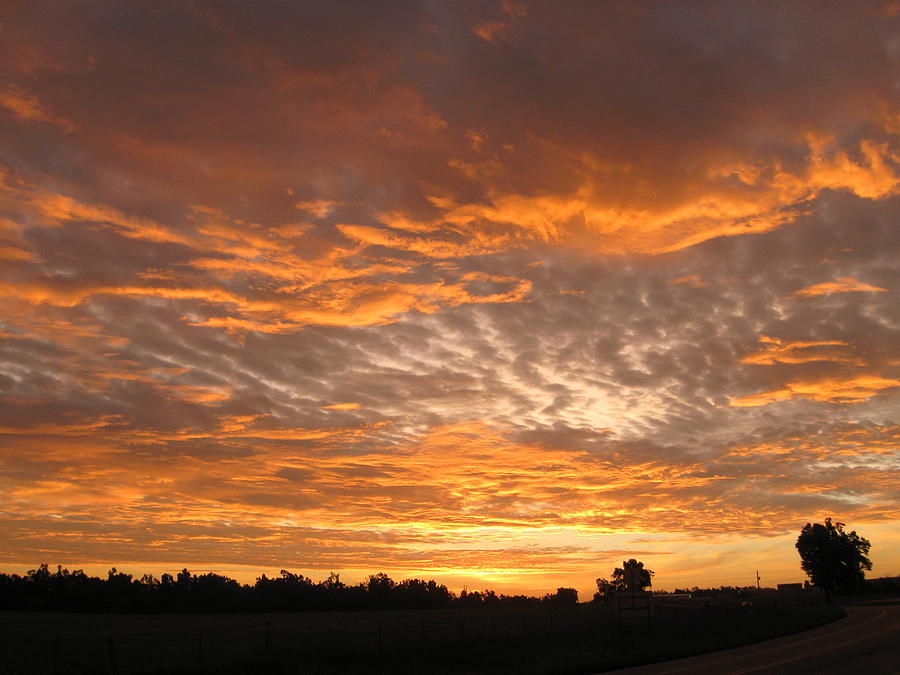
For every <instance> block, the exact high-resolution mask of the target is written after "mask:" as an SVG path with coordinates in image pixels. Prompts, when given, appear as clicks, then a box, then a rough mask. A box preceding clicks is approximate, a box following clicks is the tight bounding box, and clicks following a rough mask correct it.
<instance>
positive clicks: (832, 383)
mask: <svg viewBox="0 0 900 675" xmlns="http://www.w3.org/2000/svg"><path fill="white" fill-rule="evenodd" d="M894 387H900V380H894V379H890V378H886V377H878V376H875V375H857V376H853V377H844V378H833V379H823V380H817V381H811V382H803V381H798V382H788V383H787V385H786V386H785V387H784V388H782V389H774V390H772V391H766V392H761V393H759V394H750V395H749V396H741V397H739V398H733V399H731V401H730V405H733V406H738V407H745V408H749V407H755V406H761V405H768V404H769V403H773V402H775V401H789V400H791V399H795V398H804V399H808V400H811V401H828V402H832V403H859V402H861V401H865V400H866V399H869V398H872V397H873V396H875V395H876V394H878V393H880V392H882V391H883V390H886V389H892V388H894Z"/></svg>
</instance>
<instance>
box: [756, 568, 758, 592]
mask: <svg viewBox="0 0 900 675" xmlns="http://www.w3.org/2000/svg"><path fill="white" fill-rule="evenodd" d="M756 588H757V590H759V570H756Z"/></svg>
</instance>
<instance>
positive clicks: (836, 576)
mask: <svg viewBox="0 0 900 675" xmlns="http://www.w3.org/2000/svg"><path fill="white" fill-rule="evenodd" d="M870 548H871V544H870V543H869V540H868V539H864V538H863V537H860V536H859V535H858V534H856V531H855V530H853V531H851V532H845V531H844V523H832V522H831V518H826V519H825V523H824V524H822V523H807V524H806V525H804V526H803V529H802V530H800V536H799V537H797V552H798V553H799V554H800V566H801V567H802V568H803V571H804V572H806V574H807V575H808V576H809V578H810V579H811V580H812V582H813V583H814V584H815V585H816V586H818V587H819V588H821V589H822V590H824V591H825V597H826V598H827V599H828V600H831V592H832V591H833V590H834V589H836V588H841V589H844V590H858V589H859V587H860V585H861V584H862V580H863V570H870V569H872V562H871V561H870V560H869V559H868V558H867V557H866V555H867V554H868V553H869V549H870Z"/></svg>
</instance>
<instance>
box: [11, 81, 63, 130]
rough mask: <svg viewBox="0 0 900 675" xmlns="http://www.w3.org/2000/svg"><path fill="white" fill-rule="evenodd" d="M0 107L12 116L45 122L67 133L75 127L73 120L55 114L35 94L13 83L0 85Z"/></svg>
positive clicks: (24, 119) (29, 120)
mask: <svg viewBox="0 0 900 675" xmlns="http://www.w3.org/2000/svg"><path fill="white" fill-rule="evenodd" d="M0 107H2V108H6V110H8V111H9V112H10V113H12V115H13V116H14V117H16V118H17V119H20V120H23V121H26V122H45V123H47V124H52V125H54V126H57V127H59V128H60V129H62V130H63V131H65V132H67V133H69V132H72V131H75V129H76V128H77V127H76V126H75V123H74V122H72V121H71V120H68V119H66V118H65V117H62V116H60V115H56V114H55V113H54V112H53V111H52V110H51V109H50V108H49V107H48V106H47V105H45V104H44V103H42V102H41V101H40V100H39V99H38V98H37V97H36V96H34V95H33V94H30V93H28V92H27V91H25V90H24V89H23V88H22V87H19V86H17V85H14V84H7V85H0Z"/></svg>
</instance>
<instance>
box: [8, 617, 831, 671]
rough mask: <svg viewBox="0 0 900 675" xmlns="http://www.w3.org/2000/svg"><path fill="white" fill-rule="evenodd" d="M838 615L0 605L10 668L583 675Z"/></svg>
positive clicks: (715, 647) (790, 630)
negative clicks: (200, 611) (48, 609)
mask: <svg viewBox="0 0 900 675" xmlns="http://www.w3.org/2000/svg"><path fill="white" fill-rule="evenodd" d="M843 615H844V612H843V610H841V609H840V607H838V606H835V605H810V606H798V607H738V606H713V607H702V606H690V605H685V606H666V607H658V608H657V609H656V611H655V613H654V616H653V617H652V618H651V619H650V621H649V623H647V622H646V621H641V620H637V619H631V620H627V621H625V620H623V621H622V622H621V623H619V622H617V620H616V615H615V610H614V609H613V608H611V607H602V606H600V607H598V606H594V605H581V606H578V607H571V608H555V609H550V608H522V609H519V608H503V609H487V608H480V609H454V610H428V611H412V610H397V611H378V612H319V613H316V612H302V613H299V612H298V613H280V614H269V615H265V614H218V615H189V614H185V615H150V614H147V615H94V614H60V613H30V612H2V613H0V671H2V672H11V673H22V674H23V675H24V674H25V673H51V672H57V673H79V672H81V673H84V672H98V673H167V674H172V675H175V674H176V673H205V674H207V675H211V674H216V673H221V674H223V675H226V674H232V673H235V674H236V673H245V672H266V673H276V674H281V673H285V674H286V673H321V674H323V675H331V674H337V673H398V674H406V673H409V674H411V673H422V672H434V673H461V672H466V673H486V674H488V673H491V674H493V673H497V674H499V673H571V674H573V675H574V674H576V673H588V672H598V671H605V670H613V669H616V668H625V667H629V666H636V665H642V664H647V663H654V662H658V661H664V660H669V659H674V658H681V657H685V656H692V655H695V654H701V653H705V652H710V651H718V650H721V649H729V648H732V647H737V646H740V645H744V644H749V643H752V642H758V641H760V640H766V639H769V638H773V637H778V636H781V635H787V634H790V633H794V632H798V631H802V630H806V629H808V628H812V627H815V626H819V625H822V624H824V623H827V622H829V621H833V620H835V619H837V618H840V617H841V616H843Z"/></svg>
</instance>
